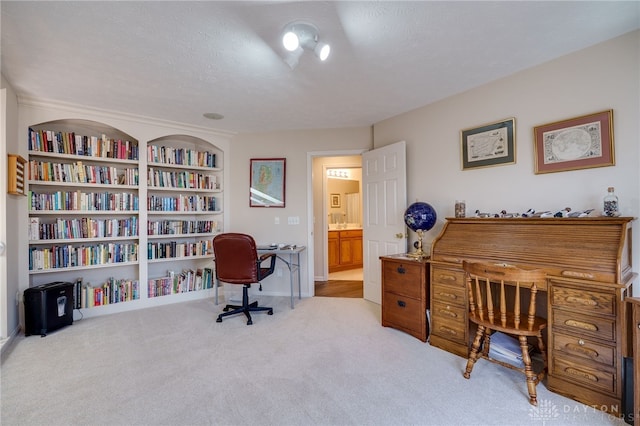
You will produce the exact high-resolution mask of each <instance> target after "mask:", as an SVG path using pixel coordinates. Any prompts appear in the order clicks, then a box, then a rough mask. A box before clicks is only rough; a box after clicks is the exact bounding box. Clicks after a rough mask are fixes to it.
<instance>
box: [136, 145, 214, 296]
mask: <svg viewBox="0 0 640 426" xmlns="http://www.w3.org/2000/svg"><path fill="white" fill-rule="evenodd" d="M218 157H219V156H218V153H216V152H214V151H213V150H212V149H211V145H210V144H207V143H206V142H205V141H202V140H199V139H197V138H193V137H190V136H185V135H175V136H167V137H163V138H160V139H156V140H153V141H150V142H149V143H148V144H147V206H146V207H147V262H148V264H149V268H148V270H149V277H150V278H149V282H148V297H156V296H160V295H169V294H176V293H183V292H189V291H198V290H202V289H208V288H211V285H210V281H211V280H207V277H209V278H210V275H211V274H207V272H205V271H210V270H211V268H212V267H213V264H212V258H213V237H214V236H215V235H216V234H217V233H218V232H220V230H221V229H222V197H221V195H222V169H221V168H220V167H218ZM177 262H180V263H181V264H182V267H181V268H177V267H176V268H172V269H171V271H170V272H169V273H167V271H166V270H167V264H171V265H176V264H177ZM173 271H177V272H173ZM203 278H204V279H203ZM207 283H209V284H207Z"/></svg>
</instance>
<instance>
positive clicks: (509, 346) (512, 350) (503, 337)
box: [489, 331, 533, 368]
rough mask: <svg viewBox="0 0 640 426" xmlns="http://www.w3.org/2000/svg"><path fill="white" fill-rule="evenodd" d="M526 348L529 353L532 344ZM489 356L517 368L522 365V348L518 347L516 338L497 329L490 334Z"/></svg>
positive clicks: (518, 343)
mask: <svg viewBox="0 0 640 426" xmlns="http://www.w3.org/2000/svg"><path fill="white" fill-rule="evenodd" d="M528 349H529V353H531V350H532V349H533V346H532V345H528ZM489 358H494V359H497V360H499V361H503V362H506V363H509V364H511V365H514V366H516V367H519V368H523V367H524V363H523V362H522V349H521V348H520V342H519V341H518V339H516V338H515V337H513V336H509V335H508V334H504V333H501V332H499V331H496V332H495V333H493V334H492V335H491V345H490V347H489Z"/></svg>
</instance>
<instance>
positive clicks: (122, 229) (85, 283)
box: [24, 114, 224, 318]
mask: <svg viewBox="0 0 640 426" xmlns="http://www.w3.org/2000/svg"><path fill="white" fill-rule="evenodd" d="M56 115H57V114H56ZM115 122H120V123H123V122H122V121H119V120H118V119H117V118H116V119H115ZM129 124H130V123H129V122H127V126H128V127H132V128H133V129H137V130H136V131H140V132H141V133H144V134H149V133H156V129H157V128H159V127H154V125H151V124H150V123H146V122H144V123H142V122H141V123H135V124H133V126H129ZM159 126H160V127H162V126H164V124H163V123H160V124H159ZM170 128H171V127H167V129H170ZM152 129H153V130H152ZM184 129H185V130H186V131H187V132H188V133H189V132H192V133H194V134H198V135H200V134H202V135H208V134H209V132H202V131H201V130H198V129H188V128H187V127H185V128H184ZM27 133H28V156H27V158H26V160H25V162H24V174H25V181H26V184H27V185H26V188H25V195H26V196H27V206H28V216H29V224H28V230H27V232H28V257H29V258H28V264H29V272H28V277H29V286H30V287H33V286H37V285H41V284H47V283H52V282H57V281H62V282H72V283H74V287H75V290H74V307H75V308H76V309H82V310H83V312H82V313H81V316H95V315H102V314H105V313H115V312H121V311H124V310H130V309H137V308H139V307H146V306H155V305H157V304H159V303H160V304H164V303H172V301H173V300H174V301H182V300H192V299H195V298H201V297H208V296H209V295H211V289H212V287H213V268H214V263H213V238H214V237H215V235H217V234H218V233H219V232H221V231H222V230H223V229H224V224H223V218H224V214H223V201H224V198H223V195H224V193H223V176H224V174H223V168H222V164H223V163H222V161H223V150H222V149H220V148H219V147H217V146H216V145H215V144H214V143H213V142H212V141H208V140H205V139H202V138H200V137H196V136H191V135H188V134H172V135H166V136H162V137H159V138H156V139H153V140H146V141H140V140H139V138H137V137H134V136H132V135H130V134H128V132H124V131H122V130H120V129H117V128H116V127H113V126H111V125H109V124H105V123H102V122H99V121H91V120H85V119H56V120H53V121H46V122H41V123H39V124H31V125H29V126H28V132H27ZM212 137H214V138H216V140H223V139H221V138H220V137H218V136H212ZM223 143H224V142H223ZM169 277H171V279H170V280H169ZM157 296H166V297H162V298H158V297H157ZM74 316H76V317H77V318H78V317H79V316H80V314H79V313H78V314H76V315H74Z"/></svg>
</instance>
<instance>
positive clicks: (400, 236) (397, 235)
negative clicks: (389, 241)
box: [396, 232, 404, 238]
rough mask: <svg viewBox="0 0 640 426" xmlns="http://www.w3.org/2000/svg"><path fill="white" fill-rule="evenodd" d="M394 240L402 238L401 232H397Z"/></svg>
mask: <svg viewBox="0 0 640 426" xmlns="http://www.w3.org/2000/svg"><path fill="white" fill-rule="evenodd" d="M396 238H404V234H403V233H402V232H398V233H397V234H396Z"/></svg>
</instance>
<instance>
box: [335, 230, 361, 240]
mask: <svg viewBox="0 0 640 426" xmlns="http://www.w3.org/2000/svg"><path fill="white" fill-rule="evenodd" d="M356 237H362V229H352V230H349V231H340V238H356Z"/></svg>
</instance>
